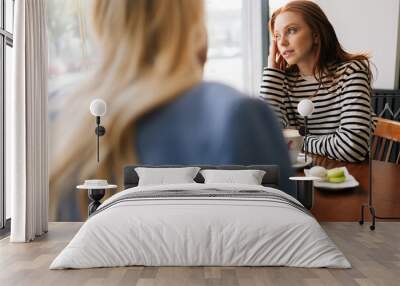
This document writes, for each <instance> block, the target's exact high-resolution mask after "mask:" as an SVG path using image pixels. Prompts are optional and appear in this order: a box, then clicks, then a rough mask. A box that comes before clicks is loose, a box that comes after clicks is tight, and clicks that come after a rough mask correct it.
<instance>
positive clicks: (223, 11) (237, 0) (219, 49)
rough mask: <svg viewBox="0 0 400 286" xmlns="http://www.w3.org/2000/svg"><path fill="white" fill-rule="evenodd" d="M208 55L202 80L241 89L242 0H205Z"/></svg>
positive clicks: (242, 81)
mask: <svg viewBox="0 0 400 286" xmlns="http://www.w3.org/2000/svg"><path fill="white" fill-rule="evenodd" d="M206 17H207V29H208V59H207V63H206V66H205V69H204V76H205V79H206V80H213V81H220V82H224V83H226V84H228V85H233V86H235V87H236V88H238V89H241V90H243V89H244V80H243V52H242V0H207V1H206Z"/></svg>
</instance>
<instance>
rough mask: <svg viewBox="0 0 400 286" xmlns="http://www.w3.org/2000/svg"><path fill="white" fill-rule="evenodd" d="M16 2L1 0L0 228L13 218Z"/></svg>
mask: <svg viewBox="0 0 400 286" xmlns="http://www.w3.org/2000/svg"><path fill="white" fill-rule="evenodd" d="M13 23H14V0H0V58H1V68H0V96H1V100H0V228H2V229H3V228H4V227H5V225H6V220H7V219H9V218H10V217H11V211H10V205H11V202H10V197H11V196H10V194H9V193H7V192H6V190H5V188H4V185H5V182H4V179H5V176H4V172H5V170H4V154H5V150H4V145H5V144H4V142H5V137H4V131H5V125H4V112H5V98H6V94H8V93H10V92H11V70H12V47H13V32H14V24H13Z"/></svg>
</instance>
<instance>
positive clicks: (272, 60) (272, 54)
mask: <svg viewBox="0 0 400 286" xmlns="http://www.w3.org/2000/svg"><path fill="white" fill-rule="evenodd" d="M281 57H282V56H281V54H280V53H279V51H278V47H277V45H276V41H275V40H273V41H272V43H271V45H270V47H269V56H268V67H269V68H274V69H279V64H278V63H279V62H280V58H281Z"/></svg>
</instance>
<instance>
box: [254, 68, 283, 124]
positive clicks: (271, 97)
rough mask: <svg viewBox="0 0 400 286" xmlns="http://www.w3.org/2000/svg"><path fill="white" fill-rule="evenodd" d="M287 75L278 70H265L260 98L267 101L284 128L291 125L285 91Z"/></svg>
mask: <svg viewBox="0 0 400 286" xmlns="http://www.w3.org/2000/svg"><path fill="white" fill-rule="evenodd" d="M284 79H285V73H284V72H283V71H281V70H279V69H276V68H265V69H264V73H263V78H262V83H261V89H260V97H261V99H263V100H265V101H267V102H268V103H269V105H270V106H271V108H272V109H273V111H274V112H275V114H276V116H277V117H278V120H279V122H280V123H281V125H282V127H283V128H286V127H288V126H289V125H290V123H289V119H288V106H287V104H288V103H287V101H285V97H286V95H285V91H284Z"/></svg>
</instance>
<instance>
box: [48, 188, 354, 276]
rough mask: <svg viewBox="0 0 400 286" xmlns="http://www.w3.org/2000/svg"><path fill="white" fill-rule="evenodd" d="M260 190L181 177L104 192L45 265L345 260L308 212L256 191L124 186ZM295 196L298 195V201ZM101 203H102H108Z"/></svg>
mask: <svg viewBox="0 0 400 286" xmlns="http://www.w3.org/2000/svg"><path fill="white" fill-rule="evenodd" d="M205 188H206V189H210V188H216V189H218V190H227V191H239V190H258V191H259V190H262V191H267V192H270V193H274V194H277V195H281V196H284V197H285V198H287V199H289V200H292V201H294V202H297V201H296V200H295V199H293V198H292V197H290V196H288V195H286V194H285V193H283V192H281V191H279V190H276V189H272V188H267V187H262V186H254V185H231V184H184V185H182V184H180V185H164V186H151V187H135V188H131V189H127V190H125V191H123V192H120V193H118V194H116V195H114V196H113V197H111V198H109V199H108V200H106V201H105V202H104V203H103V204H102V205H101V206H100V208H99V209H101V208H104V210H103V211H100V212H99V213H97V214H95V215H94V216H92V217H90V218H89V219H88V220H87V221H86V223H85V224H83V225H82V227H81V229H80V230H79V232H78V233H77V234H76V235H75V237H74V238H73V239H72V241H71V242H70V243H69V244H68V245H67V247H65V249H64V250H63V251H62V252H61V253H60V254H59V255H58V256H57V257H56V259H54V261H53V262H52V264H51V265H50V269H63V268H91V267H113V266H127V265H145V266H188V265H192V266H193V265H199V266H200V265H204V266H206V265H214V266H241V265H247V266H294V267H332V268H350V267H351V266H350V263H349V262H348V261H347V259H346V258H345V257H344V255H343V254H342V252H341V251H340V250H338V248H337V247H336V245H335V244H334V243H333V242H332V241H331V240H330V238H329V237H328V236H327V234H326V233H325V232H324V230H323V229H322V228H321V226H320V225H319V224H318V222H317V221H316V220H315V219H314V217H313V216H311V215H309V214H307V213H305V212H303V211H301V210H299V209H298V208H296V207H293V206H291V205H290V204H284V203H281V202H274V201H273V200H272V201H266V200H263V199H258V198H235V197H226V198H212V197H207V198H204V197H202V198H197V197H193V198H191V197H184V198H152V199H141V200H132V201H122V202H120V203H116V204H112V202H115V200H117V199H118V198H121V197H122V196H125V195H127V194H130V193H131V192H145V191H164V190H199V191H201V190H204V189H205ZM297 203H298V202H297ZM107 206H108V207H107Z"/></svg>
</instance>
